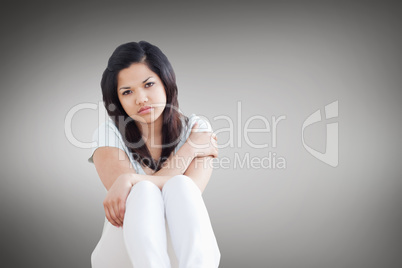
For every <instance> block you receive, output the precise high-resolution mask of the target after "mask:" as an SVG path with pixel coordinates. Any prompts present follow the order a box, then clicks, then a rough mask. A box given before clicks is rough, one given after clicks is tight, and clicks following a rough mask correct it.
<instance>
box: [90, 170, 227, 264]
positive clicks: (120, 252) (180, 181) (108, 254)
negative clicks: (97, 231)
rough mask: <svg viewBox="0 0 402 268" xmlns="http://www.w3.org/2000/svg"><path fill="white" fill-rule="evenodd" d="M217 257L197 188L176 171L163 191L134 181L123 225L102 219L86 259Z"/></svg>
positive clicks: (210, 260) (187, 260) (213, 260)
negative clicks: (97, 236)
mask: <svg viewBox="0 0 402 268" xmlns="http://www.w3.org/2000/svg"><path fill="white" fill-rule="evenodd" d="M172 248H173V250H172ZM173 251H174V252H173ZM220 257H221V254H220V251H219V248H218V244H217V241H216V238H215V235H214V232H213V229H212V226H211V222H210V219H209V215H208V212H207V209H206V207H205V204H204V201H203V199H202V195H201V191H200V189H199V188H198V186H197V185H196V184H195V183H194V182H193V180H192V179H191V178H189V177H187V176H185V175H178V176H174V177H173V178H171V179H170V180H168V181H167V182H166V183H165V185H164V187H163V189H162V191H160V189H159V188H158V187H157V186H156V185H155V184H154V183H152V182H150V181H146V180H144V181H140V182H138V183H136V184H135V185H134V186H133V187H132V189H131V191H130V194H129V195H128V197H127V201H126V212H125V216H124V222H123V227H122V228H117V227H115V226H113V225H112V224H111V223H109V221H107V220H106V221H105V226H104V229H103V232H102V237H101V239H100V241H99V243H98V244H97V246H96V248H95V250H94V251H93V253H92V256H91V262H92V268H133V267H134V268H151V267H152V268H171V267H175V268H176V267H177V268H216V267H218V266H219V262H220Z"/></svg>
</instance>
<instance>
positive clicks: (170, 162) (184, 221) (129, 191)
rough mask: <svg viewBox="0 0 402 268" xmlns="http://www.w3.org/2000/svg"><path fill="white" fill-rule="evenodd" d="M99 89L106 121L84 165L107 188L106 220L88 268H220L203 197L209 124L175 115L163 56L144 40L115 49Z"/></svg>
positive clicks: (212, 150) (210, 154) (212, 149)
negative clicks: (88, 165) (90, 167)
mask: <svg viewBox="0 0 402 268" xmlns="http://www.w3.org/2000/svg"><path fill="white" fill-rule="evenodd" d="M101 87H102V94H103V101H104V105H105V107H106V110H107V112H108V115H109V117H110V119H109V120H107V121H106V122H105V123H103V124H101V125H100V126H99V128H98V129H96V130H95V132H94V134H93V139H94V141H96V143H97V146H96V147H94V148H93V149H92V156H91V157H90V158H89V159H88V160H89V162H91V163H94V164H95V167H96V170H97V172H98V174H99V177H100V179H101V181H102V183H103V185H104V186H105V188H106V190H107V195H106V198H105V200H104V202H103V205H104V209H105V215H106V219H105V225H104V229H103V232H102V237H101V239H100V241H99V243H98V244H97V246H96V248H95V250H94V252H93V253H92V256H91V262H92V267H93V268H106V267H113V268H115V267H119V268H125V267H135V268H148V267H155V268H164V267H171V266H174V267H180V268H188V267H203V268H204V267H205V268H213V267H218V266H219V261H220V251H219V248H218V244H217V241H216V238H215V235H214V232H213V229H212V226H211V223H210V219H209V216H208V212H207V210H206V207H205V204H204V202H203V199H202V192H203V191H204V189H205V187H206V185H207V183H208V181H209V178H210V176H211V173H212V165H211V161H212V159H213V158H215V157H217V156H218V151H217V141H216V140H217V139H216V136H215V135H214V134H213V133H212V129H211V128H210V126H209V124H208V122H207V121H204V120H201V119H200V118H199V117H198V116H196V115H195V114H192V115H191V116H190V117H186V116H184V115H183V114H181V113H180V112H179V110H178V100H177V95H178V93H177V85H176V79H175V74H174V71H173V69H172V67H171V65H170V63H169V61H168V59H167V57H166V56H165V55H164V54H163V53H162V51H160V49H159V48H157V47H156V46H154V45H152V44H150V43H148V42H145V41H141V42H139V43H135V42H131V43H127V44H123V45H120V46H119V47H117V48H116V50H115V51H114V52H113V54H112V56H111V57H110V59H109V62H108V66H107V68H106V70H105V71H104V73H103V76H102V81H101ZM202 128H206V129H204V130H202ZM167 242H169V243H168V246H167ZM170 247H173V250H174V252H173V253H172V251H170V252H168V251H169V249H170ZM177 262H178V265H177Z"/></svg>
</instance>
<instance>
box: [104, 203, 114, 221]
mask: <svg viewBox="0 0 402 268" xmlns="http://www.w3.org/2000/svg"><path fill="white" fill-rule="evenodd" d="M105 214H106V218H107V220H108V221H109V222H110V223H111V224H112V225H114V226H116V222H115V221H114V220H113V218H112V216H111V214H110V212H109V207H108V206H105Z"/></svg>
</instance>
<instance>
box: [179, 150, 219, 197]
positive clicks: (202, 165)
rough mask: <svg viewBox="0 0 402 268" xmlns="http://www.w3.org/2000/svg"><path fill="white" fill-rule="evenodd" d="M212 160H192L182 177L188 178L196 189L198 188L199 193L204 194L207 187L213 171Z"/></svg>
mask: <svg viewBox="0 0 402 268" xmlns="http://www.w3.org/2000/svg"><path fill="white" fill-rule="evenodd" d="M212 161H213V158H212V157H210V156H207V157H200V158H194V159H193V161H192V162H191V164H190V166H189V167H188V169H187V170H186V172H185V173H184V175H186V176H189V177H190V178H191V179H192V180H193V181H194V182H195V184H197V186H198V188H200V191H201V193H203V192H204V190H205V187H206V186H207V184H208V182H209V179H210V178H211V174H212V171H213V162H212Z"/></svg>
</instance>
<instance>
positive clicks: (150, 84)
mask: <svg viewBox="0 0 402 268" xmlns="http://www.w3.org/2000/svg"><path fill="white" fill-rule="evenodd" d="M154 84H155V82H148V83H146V84H145V87H152V86H153V85H154Z"/></svg>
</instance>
